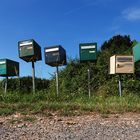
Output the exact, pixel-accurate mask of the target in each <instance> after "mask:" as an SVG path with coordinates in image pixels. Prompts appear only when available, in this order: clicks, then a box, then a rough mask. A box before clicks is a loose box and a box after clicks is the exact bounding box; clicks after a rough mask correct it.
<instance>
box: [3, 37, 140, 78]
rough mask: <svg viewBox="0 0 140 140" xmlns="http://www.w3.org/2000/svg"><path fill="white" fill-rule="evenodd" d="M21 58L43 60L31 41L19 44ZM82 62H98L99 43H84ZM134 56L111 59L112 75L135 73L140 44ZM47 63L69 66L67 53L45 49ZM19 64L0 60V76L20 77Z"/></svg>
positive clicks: (39, 51)
mask: <svg viewBox="0 0 140 140" xmlns="http://www.w3.org/2000/svg"><path fill="white" fill-rule="evenodd" d="M18 52H19V57H20V58H21V59H23V60H24V61H26V62H36V61H39V60H42V54H41V47H40V46H39V44H38V43H37V42H36V41H34V40H33V39H31V40H25V41H19V42H18ZM79 52H80V61H81V62H87V61H88V62H94V61H96V60H97V43H83V44H80V45H79ZM133 52H134V56H124V55H114V56H112V57H111V58H110V74H116V73H134V61H135V62H136V61H139V60H140V54H139V52H140V44H137V45H136V46H135V47H133ZM44 54H45V63H46V64H48V65H50V66H53V67H54V66H62V65H66V64H67V59H66V51H65V49H64V48H63V47H62V46H60V45H57V46H51V47H46V48H45V49H44ZM18 75H19V63H18V62H15V61H12V60H9V59H0V76H18Z"/></svg>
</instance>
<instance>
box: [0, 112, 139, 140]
mask: <svg viewBox="0 0 140 140" xmlns="http://www.w3.org/2000/svg"><path fill="white" fill-rule="evenodd" d="M33 118H35V119H33ZM23 120H24V121H23ZM31 121H32V122H31ZM0 140H140V114H133V113H127V114H123V115H117V114H116V115H109V116H108V115H104V116H103V115H102V116H101V115H99V114H90V115H82V116H75V117H60V116H57V115H53V116H51V117H44V116H41V115H37V116H26V117H23V116H21V115H20V114H15V115H12V116H8V117H0Z"/></svg>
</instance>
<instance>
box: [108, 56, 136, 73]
mask: <svg viewBox="0 0 140 140" xmlns="http://www.w3.org/2000/svg"><path fill="white" fill-rule="evenodd" d="M121 73H122V74H123V73H124V74H125V73H134V58H133V56H131V55H129V56H125V55H114V56H112V57H110V74H121Z"/></svg>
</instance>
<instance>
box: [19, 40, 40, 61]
mask: <svg viewBox="0 0 140 140" xmlns="http://www.w3.org/2000/svg"><path fill="white" fill-rule="evenodd" d="M18 50H19V57H20V58H21V59H23V60H24V61H26V62H33V61H34V62H36V61H39V60H42V55H41V47H40V46H39V45H38V43H37V42H36V41H35V40H33V39H30V40H24V41H19V42H18Z"/></svg>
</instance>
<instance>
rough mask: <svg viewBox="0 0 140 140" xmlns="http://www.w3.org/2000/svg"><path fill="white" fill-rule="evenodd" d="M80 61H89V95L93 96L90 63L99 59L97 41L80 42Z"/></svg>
mask: <svg viewBox="0 0 140 140" xmlns="http://www.w3.org/2000/svg"><path fill="white" fill-rule="evenodd" d="M79 50H80V62H81V63H89V68H88V70H87V72H88V95H89V98H90V97H91V82H90V78H91V76H90V63H92V62H95V61H96V60H97V43H81V44H79Z"/></svg>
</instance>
